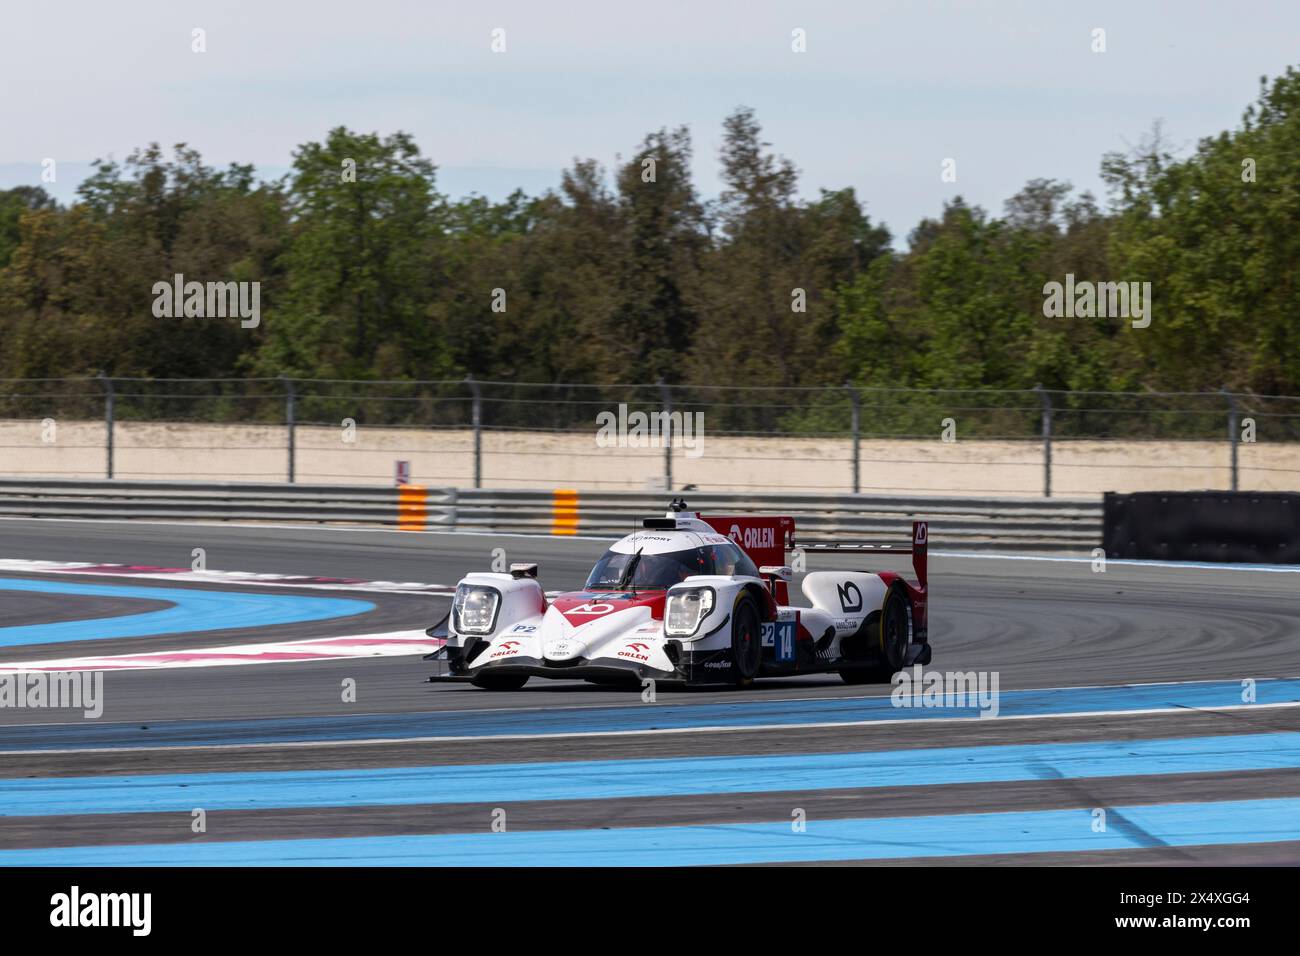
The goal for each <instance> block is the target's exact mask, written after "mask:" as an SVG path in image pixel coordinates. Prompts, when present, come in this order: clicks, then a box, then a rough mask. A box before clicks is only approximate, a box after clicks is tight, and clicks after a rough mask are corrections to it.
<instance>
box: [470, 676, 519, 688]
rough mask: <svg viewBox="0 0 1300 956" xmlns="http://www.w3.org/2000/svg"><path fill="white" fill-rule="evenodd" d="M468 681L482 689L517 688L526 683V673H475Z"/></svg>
mask: <svg viewBox="0 0 1300 956" xmlns="http://www.w3.org/2000/svg"><path fill="white" fill-rule="evenodd" d="M469 682H470V683H471V684H473V685H474V686H475V687H481V688H483V689H484V690H519V689H520V688H521V687H523V686H524V685H525V684H527V683H528V675H527V674H475V675H474V676H473V677H471V678H470V680H469Z"/></svg>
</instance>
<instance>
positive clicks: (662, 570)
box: [425, 499, 930, 690]
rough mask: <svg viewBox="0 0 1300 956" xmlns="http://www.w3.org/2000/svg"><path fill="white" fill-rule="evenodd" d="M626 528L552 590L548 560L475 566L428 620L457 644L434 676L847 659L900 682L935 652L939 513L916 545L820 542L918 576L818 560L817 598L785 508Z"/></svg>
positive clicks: (567, 675)
mask: <svg viewBox="0 0 1300 956" xmlns="http://www.w3.org/2000/svg"><path fill="white" fill-rule="evenodd" d="M642 524H643V527H642V529H641V530H640V531H637V532H635V533H633V534H629V535H628V536H627V537H625V538H623V539H622V540H620V541H618V542H617V543H616V544H614V546H613V547H611V548H610V549H609V550H608V551H606V552H605V554H604V555H603V556H602V557H601V558H600V560H599V561H597V562H596V566H595V567H594V568H593V569H592V571H591V575H590V576H589V577H588V579H587V584H586V586H585V587H584V588H583V589H582V590H581V591H573V592H568V593H554V594H547V593H546V592H544V591H543V590H542V586H541V584H540V583H539V582H538V579H537V565H536V564H513V565H511V566H510V573H508V574H506V573H471V574H468V575H466V576H465V577H464V578H463V579H462V580H461V581H460V583H459V584H458V585H457V586H456V595H455V598H454V600H453V602H452V607H451V611H450V613H449V615H448V617H447V618H445V619H444V620H443V621H442V622H440V623H439V624H437V625H435V626H434V627H431V628H429V631H428V633H429V634H430V635H431V636H436V637H445V639H446V643H445V645H444V646H443V647H441V648H439V649H438V650H437V651H435V652H434V653H433V654H430V655H429V656H428V657H426V658H425V660H429V661H433V662H434V666H435V672H434V674H433V675H432V676H431V677H430V678H429V679H430V680H431V681H448V680H450V681H469V682H471V683H473V684H474V685H476V686H478V687H483V688H487V689H489V690H518V689H519V688H521V687H523V685H524V684H525V683H526V682H527V681H528V679H529V678H530V677H549V678H555V679H561V680H573V679H578V678H581V679H585V680H589V681H592V682H595V683H613V682H621V681H631V682H642V681H647V680H655V681H672V682H682V683H690V684H700V683H707V684H717V683H727V684H736V685H741V686H744V685H747V684H749V683H751V682H752V681H753V680H754V678H756V677H780V676H788V675H792V674H811V673H827V672H832V671H834V672H838V673H839V674H840V676H841V677H843V679H844V680H845V681H847V682H848V683H850V684H858V683H869V682H875V681H888V680H889V678H890V677H891V676H892V675H893V674H894V673H895V672H896V671H897V670H899V669H900V668H903V667H910V666H911V665H913V664H927V663H929V661H930V645H929V643H928V639H927V631H928V628H927V620H928V614H927V608H926V544H927V536H928V535H927V523H926V522H924V521H917V522H914V523H913V525H912V540H911V546H910V547H907V548H900V547H893V546H890V545H849V544H811V545H804V546H802V550H804V551H805V552H810V553H838V554H863V553H871V554H900V553H901V554H911V555H912V566H913V568H914V569H915V570H916V576H917V583H916V584H912V583H910V582H908V581H907V580H905V579H904V578H903V577H902V576H901V575H899V574H896V573H894V572H891V571H879V572H873V571H815V572H812V573H810V574H808V575H806V576H805V577H804V579H803V593H804V597H805V598H807V599H808V601H809V602H810V603H811V605H812V606H811V607H794V606H792V605H791V604H790V603H789V595H788V587H789V582H790V580H791V578H792V577H793V572H792V570H791V568H790V567H789V565H788V564H787V563H786V560H785V559H786V551H787V550H789V549H793V548H795V547H796V545H795V540H794V530H795V528H794V519H793V518H791V517H786V516H777V517H770V516H756V515H736V516H714V517H703V516H701V515H700V514H698V513H690V512H687V511H686V503H685V502H684V501H681V500H680V499H679V500H678V501H674V502H673V505H672V509H671V510H670V511H669V512H668V513H667V515H665V516H664V517H662V518H647V519H645V521H644V522H642Z"/></svg>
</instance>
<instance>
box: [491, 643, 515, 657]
mask: <svg viewBox="0 0 1300 956" xmlns="http://www.w3.org/2000/svg"><path fill="white" fill-rule="evenodd" d="M518 652H519V642H518V641H502V642H501V643H500V644H499V645H497V649H496V650H495V651H493V652H492V656H493V657H509V656H510V655H511V654H516V653H518Z"/></svg>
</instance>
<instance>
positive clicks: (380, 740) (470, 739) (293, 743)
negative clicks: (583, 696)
mask: <svg viewBox="0 0 1300 956" xmlns="http://www.w3.org/2000/svg"><path fill="white" fill-rule="evenodd" d="M1279 707H1300V701H1288V702H1285V703H1279V704H1227V705H1224V706H1223V707H1157V708H1146V709H1142V710H1085V711H1074V712H1069V713H1060V714H1019V715H1017V716H1014V717H1001V716H999V717H994V718H983V720H984V721H985V722H987V723H993V722H1001V721H1011V720H1060V719H1077V718H1080V717H1122V716H1128V715H1131V714H1171V713H1181V714H1186V713H1196V714H1217V713H1223V712H1227V711H1235V710H1269V709H1274V708H1279ZM972 720H973V721H980V720H981V718H980V717H978V716H971V717H908V718H901V719H899V718H895V719H893V720H852V721H847V720H845V721H818V722H814V723H806V724H748V725H746V726H743V727H730V726H725V725H719V726H716V727H661V728H655V729H653V730H592V731H565V732H562V733H553V734H485V735H465V736H447V737H373V738H372V737H367V738H362V739H357V740H285V741H264V742H261V743H250V744H174V745H168V744H158V745H156V746H153V747H80V748H62V749H50V750H47V749H44V748H41V749H33V750H0V756H6V757H7V756H17V755H21V756H25V757H32V756H39V755H41V754H86V753H142V752H159V751H170V750H255V749H258V748H276V749H278V748H289V747H293V748H299V747H348V746H354V745H355V746H365V747H369V746H375V745H383V744H393V745H396V744H429V743H457V742H459V743H467V744H475V743H482V742H483V741H492V740H566V739H569V738H575V737H577V738H583V737H640V736H664V735H670V734H721V733H744V732H746V731H751V730H752V731H766V732H769V733H770V732H772V731H780V730H817V729H827V728H832V727H872V726H880V725H883V724H894V725H902V726H907V725H910V724H933V723H940V722H944V723H952V722H953V721H961V722H963V723H965V722H969V721H972ZM61 726H62V725H61ZM990 746H996V745H990Z"/></svg>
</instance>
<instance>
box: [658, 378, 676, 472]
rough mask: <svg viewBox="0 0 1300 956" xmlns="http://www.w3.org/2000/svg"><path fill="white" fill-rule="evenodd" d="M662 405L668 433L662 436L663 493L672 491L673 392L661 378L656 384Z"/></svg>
mask: <svg viewBox="0 0 1300 956" xmlns="http://www.w3.org/2000/svg"><path fill="white" fill-rule="evenodd" d="M656 384H657V385H658V386H659V395H660V397H661V398H662V399H663V403H664V412H665V413H666V414H665V415H664V419H663V420H664V422H666V423H667V430H668V433H667V434H666V435H665V436H664V491H672V490H673V390H672V386H670V385H669V384H668V383H667V382H665V381H664V380H663V379H662V378H661V379H659V381H658V382H657V383H656Z"/></svg>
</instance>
